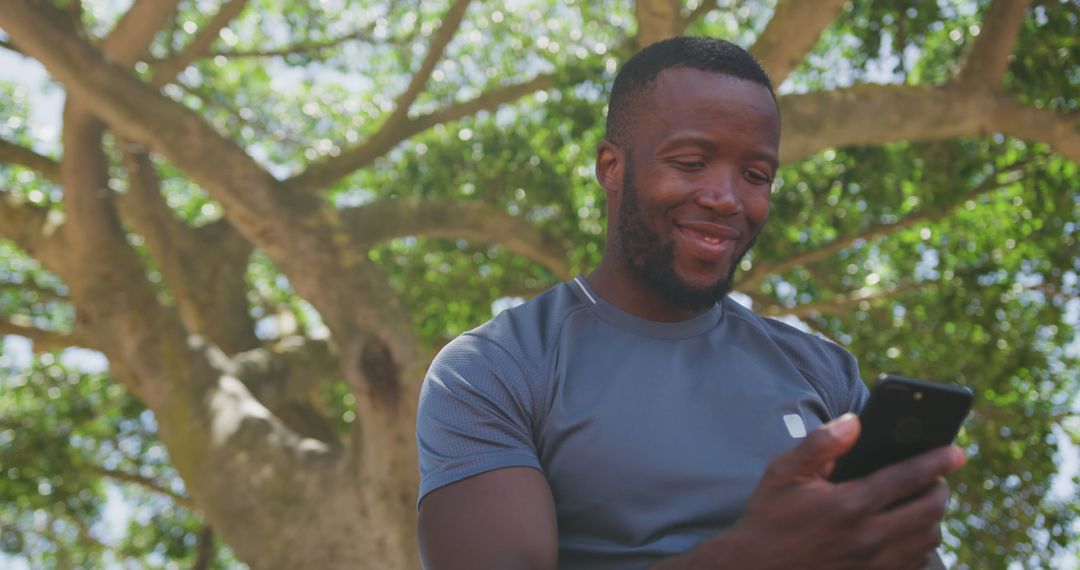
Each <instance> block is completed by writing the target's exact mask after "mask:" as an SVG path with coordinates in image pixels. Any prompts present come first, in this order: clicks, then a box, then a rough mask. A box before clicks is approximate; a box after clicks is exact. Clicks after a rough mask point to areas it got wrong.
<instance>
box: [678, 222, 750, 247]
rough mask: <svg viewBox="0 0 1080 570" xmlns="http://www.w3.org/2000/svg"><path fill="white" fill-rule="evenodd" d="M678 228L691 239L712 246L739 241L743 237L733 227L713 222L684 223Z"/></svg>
mask: <svg viewBox="0 0 1080 570" xmlns="http://www.w3.org/2000/svg"><path fill="white" fill-rule="evenodd" d="M678 227H679V229H680V230H682V231H683V232H686V233H687V234H689V235H690V236H691V237H693V238H696V239H699V240H701V241H703V242H705V243H708V244H711V245H719V244H720V243H723V242H727V241H738V240H739V238H741V237H742V232H740V231H739V230H737V229H735V228H733V227H731V226H724V225H720V224H714V223H711V222H684V223H680V224H678Z"/></svg>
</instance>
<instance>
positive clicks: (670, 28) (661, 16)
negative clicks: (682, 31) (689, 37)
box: [634, 0, 683, 50]
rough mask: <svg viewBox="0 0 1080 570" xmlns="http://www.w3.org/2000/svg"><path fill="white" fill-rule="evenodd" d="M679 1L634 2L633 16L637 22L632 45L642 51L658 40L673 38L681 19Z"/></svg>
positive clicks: (645, 0) (676, 33)
mask: <svg viewBox="0 0 1080 570" xmlns="http://www.w3.org/2000/svg"><path fill="white" fill-rule="evenodd" d="M681 4H682V2H681V0H636V2H634V16H635V18H636V20H637V36H636V37H635V38H634V44H635V46H636V47H637V49H639V50H641V49H644V48H646V47H648V46H650V45H652V44H654V43H656V42H658V41H660V40H666V39H668V38H672V37H675V36H676V35H678V34H679V27H680V26H682V23H683V19H682V18H681V16H680V14H679V9H680V7H681Z"/></svg>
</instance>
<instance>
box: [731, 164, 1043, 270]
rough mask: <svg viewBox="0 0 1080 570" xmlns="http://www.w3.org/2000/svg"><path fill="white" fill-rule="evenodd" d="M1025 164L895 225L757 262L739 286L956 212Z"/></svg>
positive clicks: (1014, 166) (876, 228)
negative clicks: (1002, 177)
mask: <svg viewBox="0 0 1080 570" xmlns="http://www.w3.org/2000/svg"><path fill="white" fill-rule="evenodd" d="M1024 166H1026V163H1022V162H1021V163H1017V164H1013V165H1011V166H1009V167H1008V168H1005V169H1002V170H1000V171H998V172H995V173H994V174H992V175H990V176H988V177H987V178H986V180H985V181H984V182H983V183H982V184H979V185H978V186H976V187H974V188H972V189H971V190H969V191H967V192H965V193H964V194H963V195H961V196H960V197H958V198H957V199H956V200H955V201H954V202H952V203H951V204H949V205H948V206H944V207H939V208H934V209H929V208H928V209H925V210H923V211H920V212H916V213H913V214H909V215H907V216H905V217H904V218H902V219H901V220H900V221H898V222H896V223H894V224H874V225H871V226H869V227H867V228H865V229H864V230H863V231H861V232H859V233H857V234H852V235H848V236H844V237H840V238H837V239H835V240H833V241H831V242H829V243H827V244H825V245H823V246H821V247H818V248H815V249H812V250H810V251H806V252H803V253H800V254H797V255H793V256H791V257H789V258H787V259H784V260H781V261H777V262H772V263H768V262H761V263H755V264H754V267H753V268H752V269H751V270H750V271H749V272H747V273H746V274H745V275H744V276H743V279H741V280H740V283H739V288H741V289H753V288H755V287H757V285H758V284H760V283H761V282H762V281H763V280H764V279H765V278H766V277H768V276H769V275H775V274H779V273H783V272H785V271H788V270H789V269H792V268H794V267H798V266H800V265H809V264H811V263H814V262H817V261H820V260H822V259H824V258H826V257H829V256H830V255H833V254H835V253H838V252H840V251H843V250H844V249H847V248H849V247H851V246H852V245H853V244H855V243H856V242H859V241H869V240H872V239H875V238H879V237H882V236H886V235H891V234H894V233H896V232H899V231H901V230H904V229H907V228H910V227H912V226H915V225H917V224H921V223H923V222H929V221H933V220H938V219H941V218H944V217H945V216H948V215H949V214H951V213H952V212H954V211H955V210H956V209H957V208H959V207H961V206H963V204H964V203H965V202H967V201H968V200H971V199H974V198H976V197H978V196H980V195H982V194H986V193H987V192H990V191H993V190H996V189H998V188H1000V187H1001V186H1002V185H1004V184H1011V183H1013V182H1015V181H1016V180H1017V179H1018V174H1019V172H1020V171H1021V170H1022V169H1023V168H1024ZM1009 174H1011V175H1014V176H1012V177H1011V178H1009V179H1006V180H1000V181H999V180H998V176H1001V175H1009Z"/></svg>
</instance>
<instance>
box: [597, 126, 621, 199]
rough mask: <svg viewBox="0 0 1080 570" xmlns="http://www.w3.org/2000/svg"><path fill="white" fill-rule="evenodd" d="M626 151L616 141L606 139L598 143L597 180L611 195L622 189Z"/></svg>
mask: <svg viewBox="0 0 1080 570" xmlns="http://www.w3.org/2000/svg"><path fill="white" fill-rule="evenodd" d="M625 167H626V153H624V152H623V150H622V149H621V148H619V147H618V146H617V145H616V144H615V143H613V142H611V141H609V140H607V139H604V140H602V141H600V144H598V145H596V181H597V182H599V183H600V186H601V187H603V188H604V190H605V191H606V192H607V193H608V194H609V195H610V194H613V193H617V192H619V191H621V190H622V187H623V170H624V168H625Z"/></svg>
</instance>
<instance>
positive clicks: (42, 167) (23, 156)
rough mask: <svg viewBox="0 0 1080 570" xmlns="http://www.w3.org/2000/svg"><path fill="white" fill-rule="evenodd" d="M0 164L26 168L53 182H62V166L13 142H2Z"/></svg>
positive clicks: (0, 143) (0, 144) (0, 141)
mask: <svg viewBox="0 0 1080 570" xmlns="http://www.w3.org/2000/svg"><path fill="white" fill-rule="evenodd" d="M0 162H4V163H7V164H16V165H19V166H25V167H26V168H29V169H31V170H33V171H36V172H37V173H39V174H41V175H42V176H44V177H45V178H46V179H47V180H50V181H52V182H59V181H60V164H59V163H57V162H56V161H55V160H53V159H51V158H49V157H47V156H44V155H40V154H38V153H36V152H34V151H32V150H30V149H28V148H26V147H23V146H19V145H17V144H15V143H13V142H8V141H5V140H0Z"/></svg>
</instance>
